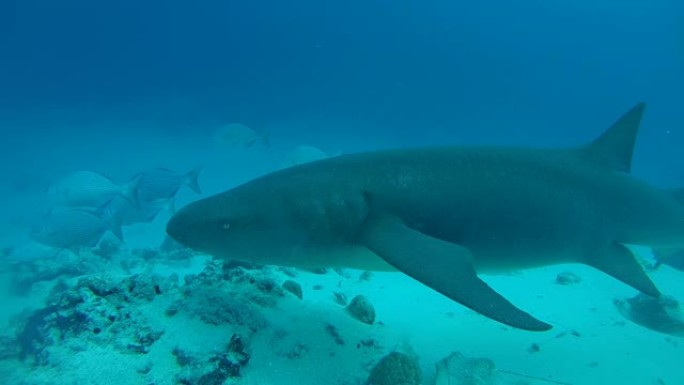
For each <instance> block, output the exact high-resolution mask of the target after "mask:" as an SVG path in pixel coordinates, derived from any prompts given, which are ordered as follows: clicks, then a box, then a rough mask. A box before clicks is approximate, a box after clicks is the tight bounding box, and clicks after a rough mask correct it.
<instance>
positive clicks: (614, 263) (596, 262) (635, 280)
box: [584, 243, 660, 297]
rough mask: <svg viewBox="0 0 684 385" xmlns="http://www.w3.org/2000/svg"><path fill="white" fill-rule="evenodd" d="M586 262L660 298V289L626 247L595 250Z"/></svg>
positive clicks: (613, 245) (620, 245)
mask: <svg viewBox="0 0 684 385" xmlns="http://www.w3.org/2000/svg"><path fill="white" fill-rule="evenodd" d="M584 262H585V263H586V264H587V265H589V266H592V267H595V268H597V269H599V270H601V271H602V272H604V273H606V274H608V275H610V276H613V277H615V278H617V279H619V280H620V281H622V282H624V283H626V284H628V285H629V286H631V287H633V288H635V289H637V290H639V291H640V292H642V293H644V294H647V295H650V296H652V297H659V296H660V291H658V288H656V286H655V285H654V284H653V282H652V281H651V279H650V278H648V275H646V273H645V272H644V269H642V268H641V265H639V262H637V260H636V258H634V255H633V254H632V252H631V251H630V250H629V249H628V248H627V246H625V245H622V244H619V243H614V244H612V245H610V246H609V247H607V248H604V249H600V250H595V251H594V252H593V253H592V254H591V255H590V256H589V257H587V258H586V259H585V261H584Z"/></svg>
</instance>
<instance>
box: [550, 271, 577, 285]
mask: <svg viewBox="0 0 684 385" xmlns="http://www.w3.org/2000/svg"><path fill="white" fill-rule="evenodd" d="M580 282H582V278H580V276H578V275H577V274H575V273H571V272H569V271H566V272H563V273H560V274H558V276H556V283H557V284H559V285H574V284H577V283H580Z"/></svg>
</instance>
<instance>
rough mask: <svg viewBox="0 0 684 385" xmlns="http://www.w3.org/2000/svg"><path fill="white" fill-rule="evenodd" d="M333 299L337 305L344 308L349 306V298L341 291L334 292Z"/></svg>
mask: <svg viewBox="0 0 684 385" xmlns="http://www.w3.org/2000/svg"><path fill="white" fill-rule="evenodd" d="M333 299H334V300H335V302H336V303H337V304H339V305H342V306H347V304H348V303H349V302H347V296H346V295H345V294H344V293H341V292H339V291H335V292H333Z"/></svg>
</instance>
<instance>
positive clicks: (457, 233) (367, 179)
mask: <svg viewBox="0 0 684 385" xmlns="http://www.w3.org/2000/svg"><path fill="white" fill-rule="evenodd" d="M644 108H645V105H644V104H643V103H640V104H637V105H635V106H634V107H633V108H632V109H630V110H629V111H627V112H626V113H625V114H624V115H623V116H622V117H620V118H619V119H618V120H617V121H616V122H615V123H614V124H613V125H611V126H610V127H609V128H608V129H607V130H606V131H605V132H604V133H603V134H602V135H601V136H599V137H598V138H597V139H595V140H594V141H592V142H590V143H588V144H585V145H582V146H578V147H573V148H550V149H549V148H524V147H457V146H452V147H435V148H416V149H397V150H386V151H377V152H369V153H359V154H349V155H341V156H338V157H334V158H328V159H323V160H319V161H315V162H311V163H307V164H303V165H300V166H295V167H292V168H288V169H284V170H280V171H276V172H273V173H271V174H267V175H264V176H262V177H259V178H257V179H254V180H252V181H250V182H247V183H245V184H243V185H241V186H238V187H235V188H233V189H230V190H228V191H226V192H223V193H220V194H217V195H214V196H211V197H208V198H205V199H202V200H199V201H196V202H194V203H191V204H189V205H187V206H186V207H184V208H182V209H181V210H180V211H178V212H177V213H176V214H175V215H174V216H173V217H172V218H171V220H170V221H169V223H168V225H167V233H168V234H169V235H170V236H171V237H172V238H174V239H175V240H177V241H178V242H180V243H181V244H183V245H185V246H187V247H190V248H193V249H196V250H199V251H202V252H206V253H209V254H212V255H215V256H217V257H221V258H225V259H234V260H240V261H245V262H253V263H261V264H272V265H281V266H293V267H347V268H356V269H366V270H378V271H392V270H398V271H400V272H403V273H404V274H406V275H408V276H410V277H412V278H414V279H416V280H418V281H420V282H421V283H423V284H425V285H427V286H429V287H430V288H432V289H434V290H436V291H437V292H439V293H441V294H443V295H445V296H447V297H448V298H450V299H452V300H454V301H456V302H458V303H460V304H461V305H464V306H466V307H468V308H470V309H472V310H474V311H476V312H478V313H480V314H482V315H484V316H486V317H489V318H491V319H493V320H496V321H498V322H501V323H503V324H506V325H509V326H512V327H515V328H519V329H524V330H530V331H545V330H548V329H550V328H551V325H549V324H548V323H545V322H543V321H540V320H538V319H536V318H535V317H533V316H532V315H530V314H528V313H526V312H524V311H523V310H521V309H519V308H518V307H516V306H515V305H514V304H512V303H511V302H509V301H508V300H507V299H505V298H504V297H503V296H502V295H501V294H499V293H497V292H496V291H494V290H493V289H492V288H491V287H489V286H488V285H487V284H486V283H485V282H484V281H483V280H481V279H480V278H479V277H478V274H479V273H496V272H506V271H511V270H516V269H526V268H533V267H540V266H546V265H553V264H559V263H583V264H586V265H590V266H592V267H594V268H596V269H599V270H601V271H603V272H604V273H606V274H608V275H610V276H612V277H614V278H616V279H618V280H620V281H622V282H624V283H625V284H627V285H629V286H632V287H633V288H635V289H637V290H639V291H640V292H642V293H644V294H647V295H649V296H653V297H658V296H659V295H660V293H659V291H658V289H657V288H656V287H655V285H654V284H653V282H651V280H650V279H649V278H648V276H647V275H646V274H645V273H644V271H643V270H642V268H641V266H640V265H639V263H638V262H637V261H636V259H635V258H634V256H633V255H632V253H631V252H630V251H629V249H628V248H627V247H626V246H625V245H626V244H634V245H644V246H651V247H661V248H677V247H684V237H682V236H681V234H684V204H682V202H681V200H678V199H677V197H676V196H675V194H673V193H672V192H671V191H670V192H668V191H665V190H661V189H658V188H656V187H653V186H650V185H648V184H646V183H644V182H642V181H640V180H638V179H636V178H634V177H632V176H630V168H631V161H632V152H633V149H634V144H635V141H636V136H637V133H638V130H639V124H640V122H641V118H642V115H643V112H644Z"/></svg>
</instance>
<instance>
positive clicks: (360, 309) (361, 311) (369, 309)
mask: <svg viewBox="0 0 684 385" xmlns="http://www.w3.org/2000/svg"><path fill="white" fill-rule="evenodd" d="M346 309H347V312H348V313H349V314H351V316H352V317H354V318H356V319H357V320H359V321H361V322H363V323H367V324H369V325H372V324H373V323H374V322H375V308H374V307H373V305H372V304H371V303H370V302H369V301H368V299H367V298H366V297H364V296H363V295H357V296H356V297H354V298H353V299H352V301H351V303H350V304H349V306H347V307H346Z"/></svg>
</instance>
